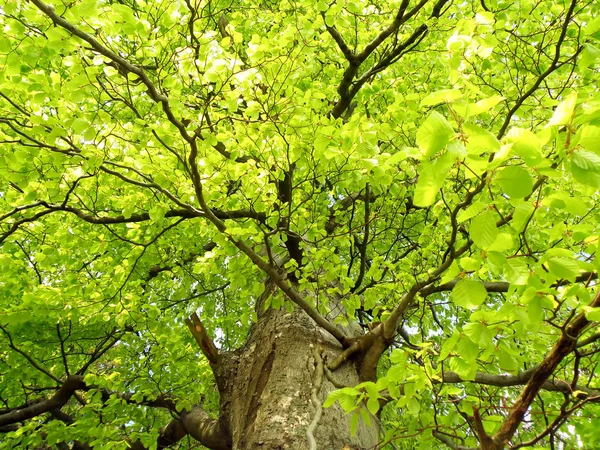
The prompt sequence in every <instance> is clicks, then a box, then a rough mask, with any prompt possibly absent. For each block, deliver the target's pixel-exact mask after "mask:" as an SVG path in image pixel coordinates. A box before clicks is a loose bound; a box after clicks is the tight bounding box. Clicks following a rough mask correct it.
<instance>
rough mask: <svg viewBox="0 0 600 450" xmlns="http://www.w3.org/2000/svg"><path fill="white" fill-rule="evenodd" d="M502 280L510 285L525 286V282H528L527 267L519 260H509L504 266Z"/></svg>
mask: <svg viewBox="0 0 600 450" xmlns="http://www.w3.org/2000/svg"><path fill="white" fill-rule="evenodd" d="M504 279H505V280H506V281H508V282H509V283H510V284H515V285H524V284H527V280H529V267H528V266H527V264H526V263H525V262H524V261H522V260H521V259H517V258H509V259H507V260H506V263H505V264H504Z"/></svg>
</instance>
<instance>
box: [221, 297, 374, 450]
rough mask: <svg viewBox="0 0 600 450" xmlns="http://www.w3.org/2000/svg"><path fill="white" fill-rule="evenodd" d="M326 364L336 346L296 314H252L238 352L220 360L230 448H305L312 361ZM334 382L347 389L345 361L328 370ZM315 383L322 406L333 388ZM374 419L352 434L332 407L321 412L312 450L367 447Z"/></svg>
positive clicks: (351, 370)
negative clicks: (319, 353)
mask: <svg viewBox="0 0 600 450" xmlns="http://www.w3.org/2000/svg"><path fill="white" fill-rule="evenodd" d="M315 347H317V348H322V349H323V358H324V359H325V360H326V361H327V360H329V361H331V360H333V359H334V358H335V357H336V356H337V355H339V353H341V351H342V347H341V345H340V344H339V342H338V341H337V340H336V339H335V338H333V337H332V336H331V335H330V334H329V333H327V332H325V331H324V330H322V329H321V328H319V327H317V326H316V325H315V324H314V322H313V321H312V320H311V319H310V318H309V317H308V316H307V315H306V314H305V313H304V312H303V311H301V310H296V311H294V312H293V313H292V314H290V313H288V312H287V311H285V310H272V309H271V310H269V311H267V312H265V313H263V314H261V315H260V316H259V320H258V323H257V324H256V325H255V326H254V327H253V328H252V330H251V333H250V336H249V338H248V340H247V343H246V345H245V347H244V348H242V349H241V350H239V351H238V352H236V354H233V355H228V359H230V363H229V364H227V365H228V366H229V369H228V372H229V374H228V375H229V377H228V378H229V380H230V382H228V383H227V385H226V386H222V388H223V390H222V392H221V417H222V418H226V420H227V422H228V423H227V425H226V428H228V430H229V432H230V433H231V440H232V448H233V449H234V450H242V449H243V450H253V449H261V450H266V449H273V450H277V449H303V450H306V449H308V448H309V444H308V439H307V435H306V430H307V428H308V426H309V424H310V422H311V421H312V419H313V417H314V415H315V409H314V407H313V405H312V403H311V390H312V388H313V380H314V371H315V364H314V360H315V356H314V349H315ZM334 377H335V380H336V383H342V384H344V385H347V386H353V385H356V384H358V383H359V382H360V381H361V380H360V377H359V374H358V368H357V365H356V364H352V363H349V364H345V365H344V366H343V367H341V368H340V369H339V370H337V371H336V372H335V373H334ZM335 389H336V388H335V387H334V386H333V384H332V383H331V382H330V381H328V380H327V378H324V379H323V383H322V387H321V389H320V390H319V392H318V398H319V399H320V400H321V401H324V400H325V398H326V397H327V395H328V393H329V392H331V391H333V390H335ZM378 430H379V426H378V421H377V419H376V418H375V417H371V426H366V424H364V423H363V422H362V420H360V421H359V425H358V429H357V432H356V434H355V435H354V436H352V435H351V432H350V415H348V414H346V413H345V412H344V411H343V410H342V409H341V408H340V407H339V405H338V404H335V405H334V406H332V407H330V408H327V409H324V410H323V414H322V416H321V418H320V419H319V422H318V425H317V427H316V429H315V431H314V438H315V441H316V443H317V448H318V449H320V450H332V449H333V450H337V449H340V450H341V449H342V448H344V447H345V446H349V447H350V448H369V447H373V446H374V445H376V444H377V442H378Z"/></svg>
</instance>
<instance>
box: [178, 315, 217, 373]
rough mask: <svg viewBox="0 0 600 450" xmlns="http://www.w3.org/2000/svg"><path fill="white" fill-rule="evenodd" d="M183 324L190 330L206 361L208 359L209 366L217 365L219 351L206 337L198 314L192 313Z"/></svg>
mask: <svg viewBox="0 0 600 450" xmlns="http://www.w3.org/2000/svg"><path fill="white" fill-rule="evenodd" d="M185 323H186V325H187V326H188V328H189V329H190V332H191V333H192V336H194V339H196V342H197V343H198V346H199V347H200V350H202V353H203V354H204V356H206V359H208V361H209V362H210V363H211V365H213V364H219V351H218V350H217V347H216V346H215V344H214V342H213V341H212V339H211V338H210V336H209V335H208V333H207V331H206V328H205V327H204V324H203V323H202V321H201V320H200V317H198V314H196V313H193V314H192V315H191V316H190V317H189V318H186V319H185Z"/></svg>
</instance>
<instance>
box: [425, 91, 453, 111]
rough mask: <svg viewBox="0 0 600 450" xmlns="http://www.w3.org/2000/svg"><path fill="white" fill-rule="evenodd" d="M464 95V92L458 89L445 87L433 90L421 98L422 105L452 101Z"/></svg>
mask: <svg viewBox="0 0 600 450" xmlns="http://www.w3.org/2000/svg"><path fill="white" fill-rule="evenodd" d="M461 97H462V92H460V91H459V90H458V89H443V90H441V91H436V92H432V93H431V94H429V95H428V96H426V97H425V98H424V99H423V100H421V107H423V106H434V105H439V104H440V103H452V102H453V101H455V100H458V99H459V98H461Z"/></svg>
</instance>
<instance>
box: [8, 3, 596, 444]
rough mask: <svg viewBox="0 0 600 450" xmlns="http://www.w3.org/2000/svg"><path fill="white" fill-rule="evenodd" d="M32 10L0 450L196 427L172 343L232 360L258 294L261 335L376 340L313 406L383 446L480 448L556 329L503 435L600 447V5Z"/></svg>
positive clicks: (13, 208)
mask: <svg viewBox="0 0 600 450" xmlns="http://www.w3.org/2000/svg"><path fill="white" fill-rule="evenodd" d="M51 4H52V6H48V4H45V3H42V2H41V1H39V0H31V1H30V2H25V1H22V0H8V1H7V2H5V3H4V4H3V5H1V6H0V26H1V29H2V32H1V33H2V35H1V36H0V65H1V67H2V69H1V70H0V142H1V144H0V150H1V151H0V161H1V162H0V242H1V244H0V245H1V253H0V266H1V267H2V269H3V270H2V274H1V275H0V298H1V299H2V300H1V303H0V305H1V308H2V311H1V313H0V330H1V331H2V333H1V334H0V336H2V339H1V340H0V355H1V359H0V402H2V404H3V406H2V407H3V408H4V409H3V410H0V424H2V425H4V428H0V431H2V432H4V434H1V435H0V447H2V448H26V447H27V446H29V447H27V448H32V446H33V447H35V446H40V445H41V444H42V441H45V442H46V444H47V445H50V446H52V445H55V444H57V443H63V444H64V443H68V444H69V445H73V446H74V445H79V444H78V443H87V444H89V445H90V446H92V447H93V448H97V449H102V448H107V449H108V448H110V449H118V448H128V447H129V446H131V445H132V443H138V444H139V443H141V444H142V445H143V446H144V447H146V448H156V446H157V445H158V446H159V447H160V446H161V445H162V444H161V441H160V432H159V428H160V426H162V425H164V424H165V423H166V422H168V421H169V419H170V418H171V416H172V415H173V414H178V413H179V412H181V411H183V410H189V409H190V408H192V406H193V405H198V404H201V405H202V406H203V408H204V410H205V411H207V412H208V413H209V415H213V416H214V415H215V414H216V412H217V409H218V407H217V405H218V398H217V394H216V391H215V389H214V386H213V385H214V380H213V378H212V374H211V368H210V365H209V363H208V361H207V360H206V358H204V357H203V356H201V354H200V352H198V351H197V349H196V345H195V343H194V342H193V337H192V335H191V334H190V333H188V330H187V329H186V327H185V326H184V325H185V324H184V318H185V317H187V316H189V315H190V314H191V313H192V312H197V313H198V315H199V316H200V318H201V320H202V323H203V324H204V326H205V327H206V329H207V330H208V334H209V335H211V336H213V337H214V340H215V342H216V344H217V346H218V347H219V348H221V349H223V350H232V349H235V348H238V347H240V346H241V345H243V343H244V342H245V339H246V336H247V334H248V330H249V327H250V326H251V324H252V323H253V321H254V320H255V319H256V314H257V311H256V310H255V305H256V302H257V300H258V298H259V297H260V296H261V294H262V293H263V290H264V281H265V278H266V276H269V277H271V278H273V279H277V280H278V282H277V284H278V286H279V288H280V289H279V290H278V291H277V292H276V293H274V294H273V295H272V296H270V297H269V298H267V300H266V304H265V305H264V308H269V307H270V308H288V309H292V308H293V307H301V308H303V309H305V310H307V311H309V310H310V311H312V312H313V316H314V317H313V318H317V319H316V320H320V319H319V318H321V319H322V321H321V322H317V323H318V324H319V325H321V326H324V327H326V329H328V331H330V332H332V333H335V330H339V329H340V327H341V325H344V324H347V323H348V322H352V321H355V322H359V323H360V324H361V325H362V326H363V327H364V329H365V330H366V331H365V332H367V331H368V330H371V329H373V328H375V327H377V324H379V323H382V324H384V325H385V326H384V325H381V329H383V328H385V327H388V326H391V327H392V329H393V334H394V336H393V337H392V341H393V342H390V343H389V348H388V349H387V350H386V352H384V354H383V355H382V357H381V359H380V360H379V366H378V369H377V375H378V376H377V379H376V380H369V381H367V382H366V383H363V384H361V385H359V386H354V387H348V388H345V389H342V390H339V391H336V393H335V394H333V396H332V397H330V398H329V399H328V400H327V402H326V404H325V406H331V405H333V404H335V402H339V404H340V405H341V406H342V407H343V408H344V409H345V410H347V411H348V412H352V414H354V416H355V417H356V419H353V420H354V421H356V420H358V417H360V416H361V415H362V417H363V418H365V419H366V420H369V415H368V414H366V413H365V411H366V410H369V411H370V412H371V413H373V414H377V413H380V414H381V419H382V421H383V424H384V427H383V428H384V434H383V436H382V443H381V447H380V448H394V447H392V443H393V444H394V445H395V446H396V447H395V448H436V447H437V446H439V447H440V448H443V447H444V446H446V445H447V446H453V445H463V446H468V447H473V446H476V445H484V443H485V442H484V441H485V439H486V437H488V436H487V435H490V436H493V435H494V434H496V433H497V432H499V430H501V429H502V426H503V425H506V424H507V423H509V422H510V421H511V420H513V419H514V417H515V416H513V415H511V414H513V413H515V411H516V409H518V408H517V406H519V405H521V406H522V403H519V402H520V401H521V399H520V398H519V394H520V393H521V392H524V391H523V385H526V383H528V382H529V384H527V386H530V385H531V384H532V383H534V382H533V381H530V380H534V379H535V377H532V374H533V373H534V372H535V371H536V370H537V368H538V367H539V366H538V364H540V363H541V362H544V361H546V360H547V359H548V357H546V356H545V355H547V354H549V353H548V352H549V349H551V348H553V346H555V345H559V344H560V343H561V342H563V340H564V339H563V338H565V335H564V333H565V332H566V331H565V330H570V329H573V330H574V329H575V328H576V327H573V328H569V325H573V324H581V325H582V328H581V329H580V330H579V329H578V330H579V331H578V332H579V334H578V335H576V336H573V338H581V339H580V340H579V342H578V344H577V345H573V346H572V348H569V351H568V352H567V353H566V354H565V355H564V356H563V357H562V358H561V359H560V360H558V361H557V363H556V365H555V366H554V367H553V369H552V371H551V372H550V374H548V377H547V378H545V379H543V380H541V382H540V383H538V385H537V391H536V392H535V393H534V397H535V398H534V399H532V402H531V403H530V405H527V408H526V409H525V410H528V412H527V414H526V415H524V414H525V410H524V411H523V414H521V417H520V420H518V423H517V424H516V426H518V427H519V428H518V431H516V434H514V433H515V430H513V434H514V435H510V436H508V438H509V439H510V442H511V443H512V445H514V446H515V447H517V448H518V447H520V446H527V445H531V446H535V445H537V446H539V447H540V448H574V447H578V446H580V445H581V443H582V442H585V443H587V444H588V445H589V446H590V448H595V447H596V446H597V445H600V443H598V441H597V440H598V437H597V433H596V431H595V430H596V428H597V426H598V420H599V419H598V416H597V415H596V414H597V413H600V411H598V406H597V403H595V402H597V401H598V400H599V399H600V392H597V391H596V390H595V389H596V388H600V386H596V382H595V377H596V376H597V369H596V367H597V365H598V349H599V347H598V344H597V342H596V339H597V338H598V335H597V334H595V333H594V328H595V326H596V321H600V313H599V311H600V310H599V309H598V308H596V306H600V300H598V297H596V293H597V288H596V279H597V274H598V270H599V269H600V266H599V262H598V258H597V254H598V251H599V250H598V249H599V248H600V247H599V241H598V239H599V236H600V226H599V223H600V213H599V210H598V208H597V206H598V200H599V198H598V189H599V188H600V93H599V92H598V81H599V80H600V77H599V68H600V65H599V62H598V61H600V19H599V17H598V16H599V13H600V4H598V3H597V2H593V1H592V2H584V1H580V0H571V1H565V0H558V1H555V2H537V1H532V0H522V1H520V2H511V1H504V0H486V1H485V2H484V1H483V0H481V2H475V1H473V0H470V1H467V2H454V3H453V2H450V1H445V0H438V1H437V2H433V1H427V0H423V1H421V2H420V3H417V2H415V1H407V0H403V1H399V0H392V1H385V2H384V1H378V0H374V1H370V0H369V1H366V0H365V1H363V0H355V1H345V0H338V1H333V2H329V3H328V2H324V1H319V2H317V3H316V4H315V3H314V2H310V1H295V2H291V1H287V0H282V1H279V2H274V1H269V0H263V1H248V0H232V1H231V2H229V1H227V2H226V1H221V0H208V1H204V0H183V1H179V0H175V1H170V2H148V1H143V0H121V1H111V0H81V1H79V0H77V1H73V2H70V3H68V4H66V3H63V2H58V1H55V0H53V1H52V2H51ZM282 274H283V275H282ZM284 275H285V276H284ZM286 289H287V290H286ZM284 293H285V295H284ZM334 298H337V299H341V301H342V303H343V306H344V312H343V313H340V314H337V316H335V318H334V320H333V321H328V320H327V319H325V317H328V318H329V317H331V315H332V311H334V309H335V308H333V307H330V306H331V305H330V302H331V301H332V299H334ZM302 302H304V303H302ZM262 307H263V306H262V305H261V308H262ZM260 311H261V309H260V308H259V312H260ZM336 311H337V310H336ZM582 314H583V315H582ZM585 314H587V318H586V316H585ZM311 317H312V316H311ZM578 320H579V321H580V322H577V321H578ZM385 329H386V330H388V328H385ZM396 330H398V331H399V334H398V335H397V336H396ZM386 333H387V331H386ZM334 335H335V334H334ZM336 337H338V336H336ZM567 337H568V336H567ZM394 338H395V339H394ZM565 339H566V338H565ZM565 342H566V341H565ZM565 345H567V344H565ZM569 345H570V344H569ZM69 376H71V378H73V376H81V380H79V381H77V382H78V383H83V384H77V387H78V392H79V394H78V397H77V398H76V399H73V398H72V399H70V400H69V399H68V400H69V401H68V403H65V404H64V405H60V407H63V406H64V408H62V410H61V409H60V408H59V409H58V410H53V411H52V413H51V414H46V415H40V416H39V417H33V416H32V417H29V418H30V419H32V420H21V421H18V424H17V425H15V424H14V423H13V422H10V421H8V422H1V420H2V417H3V415H2V414H10V413H11V411H14V410H15V408H17V407H21V406H22V405H25V406H26V405H30V404H31V402H32V401H35V400H36V399H40V398H49V397H50V396H51V395H53V394H54V393H55V392H58V391H57V389H58V387H60V386H65V383H66V381H65V380H67V378H68V377H69ZM73 379H74V378H73ZM534 387H536V386H534ZM525 389H527V387H526V388H525ZM383 400H385V401H383ZM383 403H386V406H385V407H384V408H383V409H382V410H381V411H380V405H382V404H383ZM361 411H362V412H361ZM61 413H62V414H63V415H62V416H61ZM515 414H516V413H515ZM52 419H55V420H52ZM511 424H512V422H511ZM567 424H568V426H567ZM519 425H520V426H519ZM481 429H483V431H484V432H482V430H481ZM124 435H127V439H124V438H123V437H124ZM503 436H506V435H503ZM478 442H480V444H478ZM57 445H58V444H57ZM178 445H180V446H181V448H191V447H193V446H194V445H197V443H196V442H195V441H194V440H193V439H191V438H189V437H186V439H184V440H182V441H180V443H179V444H178ZM73 448H76V447H73ZM490 448H491V447H490Z"/></svg>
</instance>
